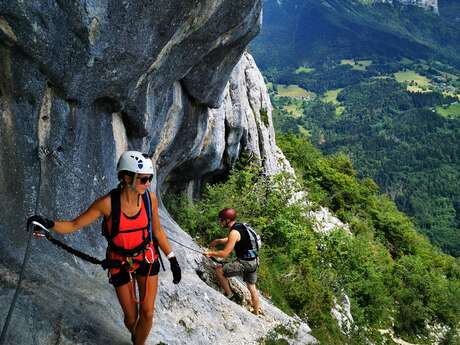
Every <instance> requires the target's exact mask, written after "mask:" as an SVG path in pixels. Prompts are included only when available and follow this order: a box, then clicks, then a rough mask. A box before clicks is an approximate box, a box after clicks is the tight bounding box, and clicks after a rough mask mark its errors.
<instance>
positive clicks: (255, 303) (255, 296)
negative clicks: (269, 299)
mask: <svg viewBox="0 0 460 345" xmlns="http://www.w3.org/2000/svg"><path fill="white" fill-rule="evenodd" d="M246 286H247V287H248V290H249V293H250V294H251V304H252V308H253V309H254V311H253V313H254V314H256V315H259V313H260V301H259V293H258V292H257V288H256V284H250V283H248V282H246Z"/></svg>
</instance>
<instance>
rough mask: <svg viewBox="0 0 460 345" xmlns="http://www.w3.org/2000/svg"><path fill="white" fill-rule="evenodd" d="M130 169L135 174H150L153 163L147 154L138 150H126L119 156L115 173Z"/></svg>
mask: <svg viewBox="0 0 460 345" xmlns="http://www.w3.org/2000/svg"><path fill="white" fill-rule="evenodd" d="M120 171H131V172H133V173H135V174H152V175H153V163H152V160H151V159H150V158H148V157H147V155H144V154H143V153H141V152H138V151H126V152H123V154H122V155H121V156H120V159H119V160H118V164H117V173H119V172H120Z"/></svg>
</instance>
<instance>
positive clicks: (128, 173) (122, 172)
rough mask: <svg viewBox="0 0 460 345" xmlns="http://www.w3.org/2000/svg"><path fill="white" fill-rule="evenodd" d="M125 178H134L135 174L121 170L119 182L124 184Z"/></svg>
mask: <svg viewBox="0 0 460 345" xmlns="http://www.w3.org/2000/svg"><path fill="white" fill-rule="evenodd" d="M124 176H129V177H134V173H133V172H132V171H127V170H121V171H119V172H118V181H120V182H122V181H123V177H124Z"/></svg>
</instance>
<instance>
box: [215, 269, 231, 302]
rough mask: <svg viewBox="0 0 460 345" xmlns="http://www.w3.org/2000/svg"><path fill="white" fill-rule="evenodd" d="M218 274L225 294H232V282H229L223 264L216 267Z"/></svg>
mask: <svg viewBox="0 0 460 345" xmlns="http://www.w3.org/2000/svg"><path fill="white" fill-rule="evenodd" d="M216 274H217V279H218V280H219V284H220V286H222V288H223V289H224V291H225V294H226V295H227V296H230V295H231V294H232V289H230V284H229V282H228V279H227V278H225V276H224V269H223V267H222V266H221V265H218V266H217V267H216Z"/></svg>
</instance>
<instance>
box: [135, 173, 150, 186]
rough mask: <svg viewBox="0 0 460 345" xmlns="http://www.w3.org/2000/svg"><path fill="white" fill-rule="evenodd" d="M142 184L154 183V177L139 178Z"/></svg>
mask: <svg viewBox="0 0 460 345" xmlns="http://www.w3.org/2000/svg"><path fill="white" fill-rule="evenodd" d="M137 179H138V180H139V182H140V183H141V184H146V183H147V182H152V179H153V175H150V176H144V177H138V178H137Z"/></svg>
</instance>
